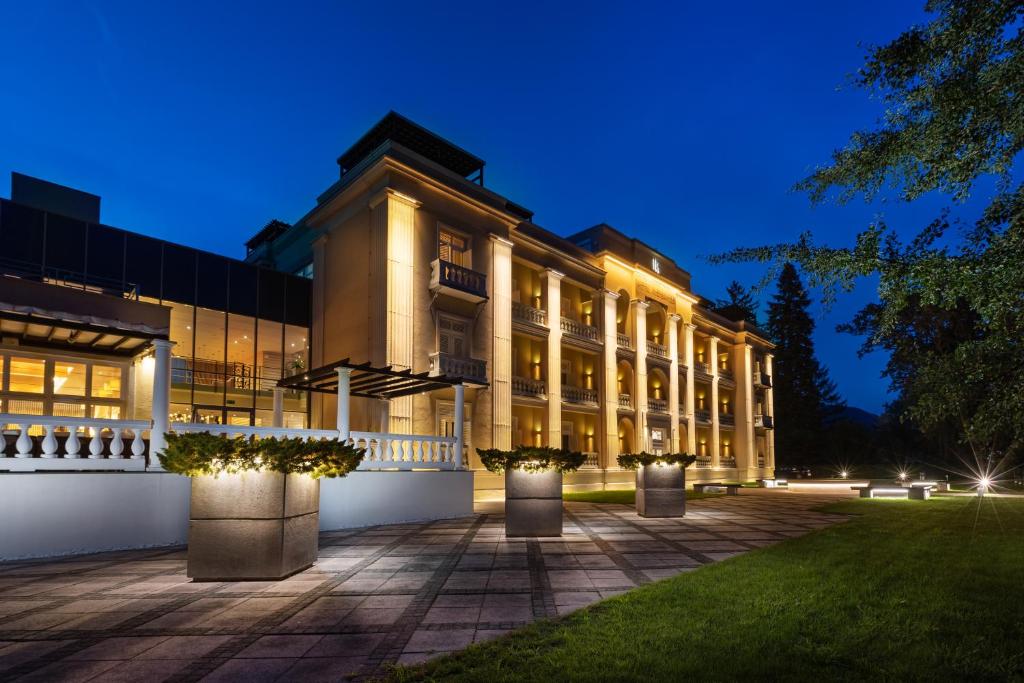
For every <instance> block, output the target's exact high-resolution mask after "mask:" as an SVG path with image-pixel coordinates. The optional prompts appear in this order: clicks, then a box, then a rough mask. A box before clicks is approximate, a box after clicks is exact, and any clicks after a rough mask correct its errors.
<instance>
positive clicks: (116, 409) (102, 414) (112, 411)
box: [92, 406, 121, 420]
mask: <svg viewBox="0 0 1024 683" xmlns="http://www.w3.org/2000/svg"><path fill="white" fill-rule="evenodd" d="M92 416H93V417H99V418H103V419H104V420H119V419H121V406H93V407H92Z"/></svg>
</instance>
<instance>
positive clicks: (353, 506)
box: [0, 471, 473, 560]
mask: <svg viewBox="0 0 1024 683" xmlns="http://www.w3.org/2000/svg"><path fill="white" fill-rule="evenodd" d="M190 489H191V482H190V480H189V479H188V478H186V477H181V476H178V475H176V474H167V473H156V472H111V473H96V474H89V473H83V472H70V473H50V472H47V473H23V474H22V473H10V474H0V520H3V523H2V525H0V560H15V559H24V558H30V557H51V556H57V555H74V554H80V553H90V552H99V551H104V550H124V549H128V548H150V547H160V546H170V545H183V544H184V543H186V541H187V539H188V512H189V494H190ZM471 514H473V472H470V471H462V472H352V473H350V474H349V475H348V476H347V477H343V478H340V479H322V480H321V484H320V529H321V530H331V529H344V528H351V527H361V526H370V525H375V524H394V523H398V522H414V521H424V520H431V519H448V518H451V517H462V516H466V515H471Z"/></svg>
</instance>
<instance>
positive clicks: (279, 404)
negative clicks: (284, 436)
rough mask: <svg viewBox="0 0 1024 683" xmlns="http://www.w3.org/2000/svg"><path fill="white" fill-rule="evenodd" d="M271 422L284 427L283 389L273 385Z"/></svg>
mask: <svg viewBox="0 0 1024 683" xmlns="http://www.w3.org/2000/svg"><path fill="white" fill-rule="evenodd" d="M271 424H273V426H275V427H284V389H282V388H281V387H274V417H273V419H272V422H271Z"/></svg>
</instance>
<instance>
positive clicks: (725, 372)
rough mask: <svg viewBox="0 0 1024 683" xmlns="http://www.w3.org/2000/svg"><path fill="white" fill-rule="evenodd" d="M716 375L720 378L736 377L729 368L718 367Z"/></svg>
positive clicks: (732, 378)
mask: <svg viewBox="0 0 1024 683" xmlns="http://www.w3.org/2000/svg"><path fill="white" fill-rule="evenodd" d="M718 376H719V377H721V378H722V379H731V380H735V379H736V375H734V374H733V372H732V370H730V369H729V368H719V369H718Z"/></svg>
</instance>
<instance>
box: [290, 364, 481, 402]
mask: <svg viewBox="0 0 1024 683" xmlns="http://www.w3.org/2000/svg"><path fill="white" fill-rule="evenodd" d="M341 368H345V369H348V370H349V371H350V374H349V386H348V389H349V391H348V394H349V396H361V397H363V398H373V399H379V400H388V399H392V398H400V397H402V396H412V395H414V394H422V393H424V392H427V391H434V390H436V389H447V388H448V387H453V386H457V385H461V384H463V380H462V379H461V378H456V377H448V376H446V375H430V374H429V373H427V372H418V373H414V372H413V371H412V370H411V369H406V370H395V369H394V368H392V367H391V366H390V365H388V366H385V367H379V368H378V367H374V366H373V365H372V364H371V363H369V362H365V363H353V362H352V360H351V359H349V358H343V359H342V360H339V361H335V362H334V363H331V364H329V365H324V366H322V367H319V368H315V369H313V370H307V371H305V372H301V373H299V374H296V375H292V376H291V377H285V378H283V379H279V380H278V381H277V386H278V387H281V388H282V389H290V390H294V391H311V392H316V393H321V394H337V393H338V370H339V369H341Z"/></svg>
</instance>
